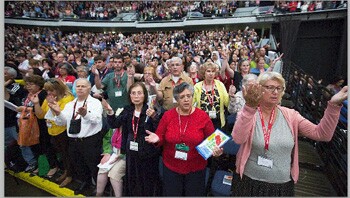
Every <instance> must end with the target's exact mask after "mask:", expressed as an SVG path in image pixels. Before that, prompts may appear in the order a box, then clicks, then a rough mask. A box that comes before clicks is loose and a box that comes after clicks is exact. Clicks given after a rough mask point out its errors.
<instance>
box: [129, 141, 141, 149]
mask: <svg viewBox="0 0 350 198" xmlns="http://www.w3.org/2000/svg"><path fill="white" fill-rule="evenodd" d="M130 150H131V151H139V143H137V142H134V141H130Z"/></svg>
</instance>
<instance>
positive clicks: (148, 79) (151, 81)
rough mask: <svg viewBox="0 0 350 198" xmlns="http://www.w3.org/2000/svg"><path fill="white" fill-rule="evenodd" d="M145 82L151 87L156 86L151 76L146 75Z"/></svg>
mask: <svg viewBox="0 0 350 198" xmlns="http://www.w3.org/2000/svg"><path fill="white" fill-rule="evenodd" d="M145 80H146V82H147V83H148V84H149V85H151V86H152V87H154V86H156V81H154V79H153V77H152V76H149V77H147V78H146V79H145Z"/></svg>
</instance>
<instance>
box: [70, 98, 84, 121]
mask: <svg viewBox="0 0 350 198" xmlns="http://www.w3.org/2000/svg"><path fill="white" fill-rule="evenodd" d="M86 100H87V98H86V99H85V100H84V103H83V106H85V102H86ZM77 102H78V99H77V100H76V101H75V103H74V107H73V115H72V120H75V118H76V117H77V116H78V112H77V113H76V114H75V115H74V113H75V107H76V106H77Z"/></svg>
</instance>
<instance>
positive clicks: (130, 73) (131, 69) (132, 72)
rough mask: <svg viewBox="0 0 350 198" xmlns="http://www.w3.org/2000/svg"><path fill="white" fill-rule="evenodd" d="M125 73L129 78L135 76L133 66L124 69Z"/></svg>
mask: <svg viewBox="0 0 350 198" xmlns="http://www.w3.org/2000/svg"><path fill="white" fill-rule="evenodd" d="M126 73H127V74H128V76H129V77H132V76H134V75H135V68H134V66H131V67H127V68H126Z"/></svg>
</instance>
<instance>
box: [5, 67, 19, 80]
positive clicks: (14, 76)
mask: <svg viewBox="0 0 350 198" xmlns="http://www.w3.org/2000/svg"><path fill="white" fill-rule="evenodd" d="M4 71H7V73H8V74H9V75H10V76H11V77H12V78H16V77H17V71H16V70H15V69H13V68H12V67H9V66H5V67H4Z"/></svg>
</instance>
